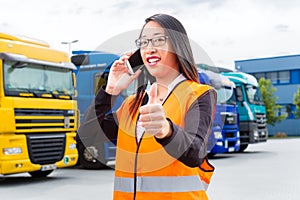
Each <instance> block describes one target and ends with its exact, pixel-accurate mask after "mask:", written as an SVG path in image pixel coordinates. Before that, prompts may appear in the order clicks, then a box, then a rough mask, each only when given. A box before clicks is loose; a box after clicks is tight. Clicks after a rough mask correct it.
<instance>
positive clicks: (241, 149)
mask: <svg viewBox="0 0 300 200" xmlns="http://www.w3.org/2000/svg"><path fill="white" fill-rule="evenodd" d="M247 147H248V144H242V145H241V146H240V150H239V152H240V153H242V152H243V151H245V149H247Z"/></svg>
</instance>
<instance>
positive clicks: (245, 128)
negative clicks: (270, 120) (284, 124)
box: [240, 122, 268, 145]
mask: <svg viewBox="0 0 300 200" xmlns="http://www.w3.org/2000/svg"><path fill="white" fill-rule="evenodd" d="M240 139H241V144H242V145H244V144H253V143H258V142H266V141H267V139H268V129H267V128H266V127H265V128H258V126H257V123H255V122H241V123H240Z"/></svg>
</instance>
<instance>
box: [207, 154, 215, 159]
mask: <svg viewBox="0 0 300 200" xmlns="http://www.w3.org/2000/svg"><path fill="white" fill-rule="evenodd" d="M215 155H216V154H215V153H208V154H207V157H208V158H213V157H215Z"/></svg>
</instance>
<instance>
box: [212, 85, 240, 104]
mask: <svg viewBox="0 0 300 200" xmlns="http://www.w3.org/2000/svg"><path fill="white" fill-rule="evenodd" d="M217 103H218V104H225V103H227V104H231V105H233V104H236V98H235V95H234V92H233V88H232V87H228V86H223V87H221V88H220V89H218V90H217Z"/></svg>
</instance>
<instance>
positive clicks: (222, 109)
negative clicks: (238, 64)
mask: <svg viewBox="0 0 300 200" xmlns="http://www.w3.org/2000/svg"><path fill="white" fill-rule="evenodd" d="M198 76H199V80H200V83H202V84H207V85H211V86H212V87H214V88H215V89H216V92H217V105H216V112H215V116H214V124H213V127H212V134H211V136H210V138H209V146H208V154H209V156H213V155H215V154H220V153H225V152H236V151H239V149H240V136H239V117H238V110H237V105H236V95H235V91H234V88H235V84H234V83H233V82H232V81H230V80H229V79H228V78H227V77H225V76H223V75H221V74H218V73H215V72H212V71H208V70H199V71H198Z"/></svg>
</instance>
